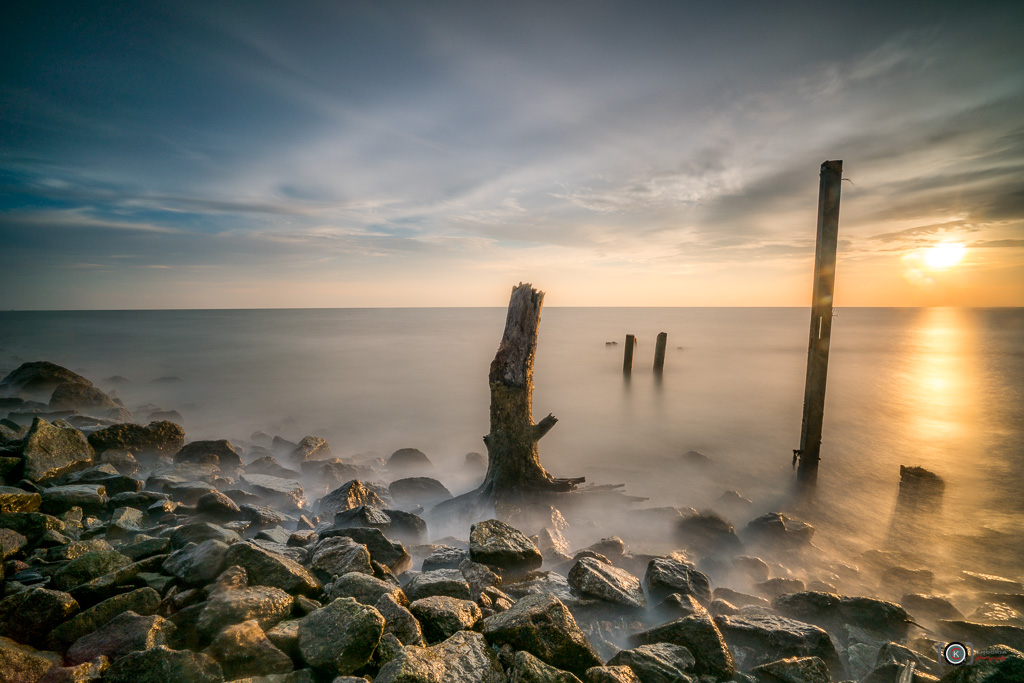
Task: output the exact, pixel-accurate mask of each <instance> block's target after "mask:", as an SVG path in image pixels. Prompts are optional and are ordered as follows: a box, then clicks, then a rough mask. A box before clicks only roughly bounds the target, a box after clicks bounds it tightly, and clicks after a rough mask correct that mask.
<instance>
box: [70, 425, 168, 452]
mask: <svg viewBox="0 0 1024 683" xmlns="http://www.w3.org/2000/svg"><path fill="white" fill-rule="evenodd" d="M89 443H90V444H91V445H92V447H93V448H94V449H96V452H98V453H102V452H104V451H110V450H120V451H128V452H130V453H132V454H133V455H134V456H135V457H143V458H170V457H172V456H173V455H174V454H175V453H177V452H178V451H179V450H181V448H182V446H183V445H184V444H185V430H183V429H182V428H181V427H180V426H179V425H176V424H175V423H173V422H168V421H166V420H164V421H161V422H150V423H149V424H148V425H146V426H142V425H137V424H130V423H126V424H117V425H112V426H110V427H107V428H105V429H100V430H99V431H96V432H93V433H92V434H90V435H89Z"/></svg>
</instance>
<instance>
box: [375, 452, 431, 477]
mask: <svg viewBox="0 0 1024 683" xmlns="http://www.w3.org/2000/svg"><path fill="white" fill-rule="evenodd" d="M387 467H388V469H389V470H390V471H392V472H395V473H396V474H404V475H406V476H412V475H416V474H421V473H428V472H431V471H433V469H434V463H432V462H430V458H428V457H427V455H426V453H424V452H423V451H421V450H420V449H418V448H399V449H398V450H397V451H395V452H394V453H392V454H391V457H390V458H388V462H387Z"/></svg>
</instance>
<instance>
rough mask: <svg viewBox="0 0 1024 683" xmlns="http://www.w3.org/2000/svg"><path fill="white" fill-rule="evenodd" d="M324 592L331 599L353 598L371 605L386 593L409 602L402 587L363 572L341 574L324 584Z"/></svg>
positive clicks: (398, 601)
mask: <svg viewBox="0 0 1024 683" xmlns="http://www.w3.org/2000/svg"><path fill="white" fill-rule="evenodd" d="M324 593H325V595H326V596H327V598H328V599H329V600H334V599H336V598H353V599H355V600H356V602H359V603H362V604H364V605H367V606H369V607H373V606H375V605H376V604H377V602H379V601H380V599H381V598H382V597H383V596H385V595H390V596H391V597H392V599H394V600H395V602H397V603H399V604H402V605H407V604H409V600H408V598H406V597H405V593H404V592H402V589H401V588H399V587H398V586H396V585H394V584H392V583H388V582H387V581H382V580H380V579H378V578H377V577H375V576H371V575H369V574H364V573H362V572H349V573H347V574H343V575H341V576H339V577H338V578H336V579H335V580H334V581H332V582H331V583H329V584H328V585H326V586H324ZM385 618H386V617H385Z"/></svg>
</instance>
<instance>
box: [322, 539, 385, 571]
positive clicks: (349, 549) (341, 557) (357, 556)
mask: <svg viewBox="0 0 1024 683" xmlns="http://www.w3.org/2000/svg"><path fill="white" fill-rule="evenodd" d="M309 566H310V568H311V569H312V570H313V572H314V573H315V574H316V575H317V576H319V577H320V578H321V579H323V580H324V581H331V580H333V578H334V577H337V576H344V575H345V574H348V573H349V572H359V573H362V574H371V575H372V574H373V568H372V567H371V566H370V553H369V551H368V550H367V549H366V546H365V545H362V544H361V543H356V542H355V541H353V540H352V539H351V538H349V537H348V536H331V537H328V538H324V539H322V540H320V541H319V542H318V543H317V544H316V546H315V547H314V548H313V554H312V555H311V558H310V563H309Z"/></svg>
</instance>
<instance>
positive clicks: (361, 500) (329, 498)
mask: <svg viewBox="0 0 1024 683" xmlns="http://www.w3.org/2000/svg"><path fill="white" fill-rule="evenodd" d="M360 505H372V506H374V507H377V508H384V507H386V505H385V503H384V501H383V500H381V498H380V496H378V495H377V494H376V493H374V492H373V491H371V490H370V489H369V488H367V487H366V486H365V485H364V484H363V482H361V481H359V480H358V479H354V480H352V481H350V482H347V483H345V484H342V485H341V486H339V487H338V488H336V489H334V490H333V491H331V492H330V493H328V494H327V495H326V496H324V497H323V498H321V499H320V501H319V502H318V503H317V514H319V515H320V519H331V520H333V519H334V516H335V515H336V514H338V513H339V512H342V511H343V510H350V509H352V508H355V507H359V506H360Z"/></svg>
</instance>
